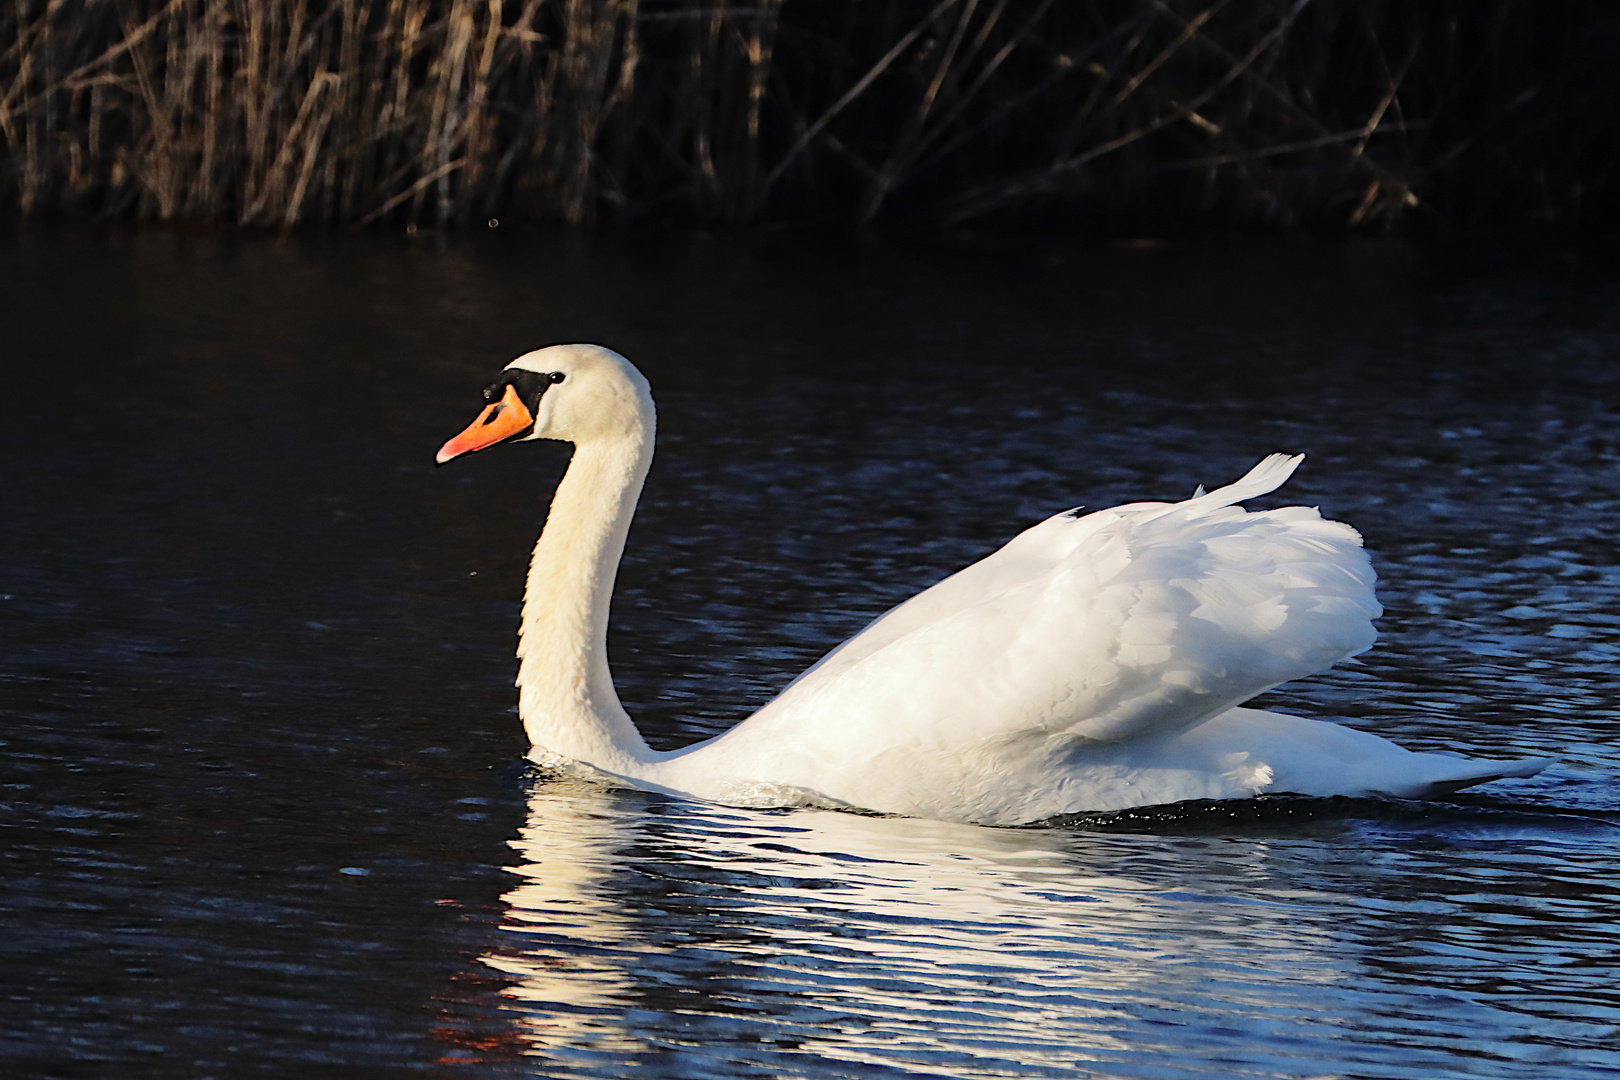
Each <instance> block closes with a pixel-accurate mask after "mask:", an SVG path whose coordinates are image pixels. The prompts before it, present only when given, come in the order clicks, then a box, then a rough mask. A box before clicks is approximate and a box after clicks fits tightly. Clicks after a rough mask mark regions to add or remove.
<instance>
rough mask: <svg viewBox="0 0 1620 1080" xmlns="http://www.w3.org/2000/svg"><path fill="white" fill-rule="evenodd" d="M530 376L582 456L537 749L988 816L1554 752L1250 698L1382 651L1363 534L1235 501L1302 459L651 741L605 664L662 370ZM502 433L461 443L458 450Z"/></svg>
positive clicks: (1057, 535) (761, 792)
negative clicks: (1262, 705)
mask: <svg viewBox="0 0 1620 1080" xmlns="http://www.w3.org/2000/svg"><path fill="white" fill-rule="evenodd" d="M508 372H509V373H512V372H535V373H541V374H543V375H547V376H549V379H550V380H552V381H549V382H544V383H543V387H544V388H543V389H542V390H541V392H540V394H539V396H538V397H537V398H536V399H535V401H534V402H533V403H532V404H530V405H529V408H530V410H531V412H532V414H533V417H534V420H535V424H534V427H533V430H532V431H527V432H524V433H522V434H521V437H522V438H563V439H567V440H569V441H572V442H574V444H575V447H576V449H575V454H574V459H573V461H572V463H571V464H570V466H569V471H568V474H567V476H565V477H564V479H563V481H562V483H561V484H560V485H559V487H558V490H557V495H556V497H555V499H554V501H553V504H552V508H551V513H550V515H549V517H548V519H547V523H546V527H545V530H544V532H543V533H542V536H541V539H540V541H539V543H538V544H537V545H536V548H535V554H534V560H533V562H532V563H531V568H530V576H529V586H528V591H527V595H526V598H525V604H524V614H523V626H522V635H523V636H522V645H521V647H520V649H519V654H520V656H521V657H522V663H521V666H520V668H519V675H518V685H519V687H520V688H521V697H520V711H521V713H522V715H523V720H524V724H525V726H526V727H527V729H528V731H529V735H530V738H531V740H532V741H533V743H534V744H535V748H536V750H535V755H536V756H537V757H541V758H544V759H547V760H553V761H556V760H567V761H571V762H575V763H578V764H580V765H584V766H588V767H589V768H590V769H592V770H594V771H597V772H599V773H603V774H606V775H608V776H612V777H617V778H619V779H621V780H624V781H628V782H631V783H635V784H637V785H640V786H645V787H651V788H655V789H659V790H665V791H670V792H675V793H679V794H684V795H690V796H695V797H697V798H703V799H709V800H713V801H718V802H731V803H746V804H750V805H791V804H804V803H809V804H820V805H838V806H850V807H860V808H864V809H869V810H878V811H884V812H888V813H896V814H907V815H913V816H921V817H933V818H943V819H949V820H956V821H971V822H979V823H984V824H1017V823H1022V822H1029V821H1036V820H1041V819H1044V818H1048V817H1052V816H1056V815H1060V814H1067V813H1080V812H1087V811H1106V810H1117V809H1123V808H1127V807H1133V806H1146V805H1153V804H1158V803H1167V802H1176V801H1180V800H1185V799H1223V798H1238V797H1246V796H1251V795H1255V794H1258V793H1261V792H1296V793H1300V794H1305V795H1391V796H1406V797H1420V796H1424V795H1428V794H1431V793H1435V792H1438V791H1447V790H1453V789H1455V788H1458V787H1463V786H1467V785H1468V784H1472V783H1479V782H1482V781H1485V780H1490V779H1497V778H1501V777H1504V776H1528V775H1531V774H1533V773H1535V772H1536V771H1539V770H1540V769H1541V768H1542V767H1544V766H1545V765H1546V764H1547V762H1545V761H1544V760H1540V759H1526V760H1520V761H1508V762H1502V761H1477V760H1476V761H1470V760H1467V759H1463V758H1459V757H1454V756H1451V755H1447V754H1415V753H1412V752H1410V751H1407V750H1404V749H1402V748H1401V747H1398V746H1396V745H1395V744H1393V743H1390V742H1388V741H1386V740H1383V739H1380V738H1378V737H1377V736H1374V735H1369V734H1366V733H1363V732H1358V731H1353V730H1350V729H1347V728H1343V727H1339V726H1336V725H1333V724H1327V723H1322V722H1319V721H1311V720H1302V719H1299V718H1296V717H1290V716H1282V715H1278V714H1274V713H1265V712H1258V711H1256V710H1252V709H1242V708H1237V706H1239V705H1240V704H1241V703H1242V702H1244V701H1246V700H1247V699H1249V698H1251V697H1253V696H1254V695H1255V694H1258V693H1260V692H1261V691H1264V690H1266V689H1269V688H1270V687H1273V686H1276V685H1278V684H1280V683H1283V682H1287V681H1288V680H1290V679H1296V678H1300V677H1302V676H1305V675H1309V674H1312V673H1314V672H1318V671H1322V670H1324V669H1326V668H1327V667H1329V666H1331V665H1332V664H1334V663H1335V662H1337V661H1339V660H1342V659H1344V658H1346V657H1349V656H1353V655H1355V654H1356V653H1359V652H1362V651H1364V650H1365V649H1367V648H1369V647H1370V646H1371V645H1372V643H1373V638H1374V631H1373V627H1372V622H1371V620H1372V619H1374V618H1376V617H1377V616H1378V615H1379V613H1380V610H1381V609H1380V608H1379V606H1378V603H1377V601H1376V600H1375V599H1374V596H1373V583H1374V574H1373V570H1372V566H1371V564H1370V563H1369V561H1368V559H1367V556H1366V553H1365V552H1364V551H1363V550H1362V547H1361V537H1360V536H1359V535H1358V534H1357V533H1356V532H1355V530H1353V529H1351V528H1350V527H1349V526H1347V525H1343V524H1340V523H1338V522H1332V521H1325V520H1323V519H1322V517H1321V515H1320V514H1318V513H1317V512H1316V511H1315V510H1313V509H1307V508H1305V507H1297V506H1296V507H1286V508H1283V509H1278V510H1267V511H1262V512H1258V513H1249V512H1247V511H1245V510H1244V509H1243V508H1242V507H1241V506H1239V505H1238V504H1239V503H1241V502H1242V501H1244V500H1246V499H1251V498H1253V497H1255V496H1257V495H1262V494H1265V493H1267V492H1269V491H1272V490H1273V489H1275V488H1276V487H1278V486H1279V485H1280V484H1282V483H1283V482H1284V481H1285V480H1287V479H1288V477H1289V476H1290V475H1291V474H1292V473H1293V471H1294V469H1295V468H1296V467H1298V465H1299V463H1300V461H1301V460H1302V458H1301V457H1288V456H1285V455H1282V454H1274V455H1272V456H1270V457H1268V458H1266V459H1265V460H1264V461H1262V462H1260V464H1259V465H1257V466H1255V468H1254V469H1252V470H1251V471H1250V472H1249V473H1248V474H1247V475H1246V476H1244V477H1243V478H1242V479H1241V480H1239V481H1237V482H1236V483H1234V484H1231V485H1228V486H1226V487H1223V488H1220V489H1218V490H1215V491H1211V492H1209V493H1207V494H1198V495H1196V496H1195V497H1193V498H1191V499H1188V500H1186V501H1184V502H1178V503H1133V504H1130V505H1126V506H1119V507H1115V508H1113V509H1110V510H1102V511H1099V512H1096V513H1092V514H1086V515H1084V516H1078V512H1077V511H1076V512H1070V513H1063V514H1059V515H1057V516H1055V517H1052V518H1049V519H1047V520H1046V521H1044V522H1041V523H1040V524H1039V525H1036V526H1034V527H1033V528H1031V529H1028V530H1027V531H1025V532H1024V533H1022V534H1020V535H1019V536H1017V537H1015V538H1014V539H1013V540H1012V541H1011V542H1009V543H1008V544H1007V545H1006V546H1005V547H1003V548H1001V549H1000V550H999V551H997V552H995V553H994V554H992V555H990V556H989V557H987V558H985V559H983V560H981V561H979V562H977V563H975V564H973V565H972V566H969V567H967V568H966V569H964V570H962V571H960V572H958V573H956V574H953V575H952V576H950V577H948V578H946V579H945V580H944V581H941V582H940V583H938V584H937V585H934V586H933V587H932V588H929V589H926V590H924V591H923V592H922V593H919V594H918V595H917V596H915V597H913V598H912V599H911V600H908V601H907V602H905V603H903V604H901V605H900V606H898V607H896V608H894V609H893V610H892V611H890V612H888V613H887V614H885V615H883V616H882V617H881V618H879V619H877V620H875V621H874V622H873V623H871V624H870V625H869V626H867V627H866V628H865V629H864V630H862V631H861V632H860V633H858V634H856V635H855V636H854V637H852V638H851V639H850V640H848V641H846V642H845V643H844V644H843V645H841V646H839V647H838V648H837V649H834V650H833V651H832V652H831V653H829V654H828V655H827V656H826V657H824V658H823V659H822V660H821V661H820V662H819V663H817V664H816V665H815V666H813V667H812V668H810V669H809V670H808V671H806V672H805V673H804V674H803V675H801V676H799V678H798V679H796V680H795V681H794V682H793V683H792V684H791V685H790V686H788V688H787V689H786V690H784V691H783V692H782V693H781V694H780V695H779V696H778V697H777V698H776V699H775V700H773V701H771V702H770V703H769V704H767V705H766V706H765V707H764V708H763V709H761V710H760V711H759V712H758V713H756V714H755V715H753V716H752V717H750V718H748V719H747V720H745V721H744V722H743V723H741V724H739V725H737V726H736V727H734V728H733V729H731V730H730V731H728V732H726V733H724V734H722V735H720V736H718V737H716V738H713V739H710V740H708V741H706V742H702V743H699V744H696V745H694V746H690V747H686V748H684V749H682V750H677V751H672V752H658V751H653V750H651V749H650V748H648V747H647V745H646V743H645V742H644V741H643V740H642V738H641V736H640V734H639V733H638V732H637V731H636V729H635V726H634V724H632V723H631V722H630V719H629V717H628V716H627V715H626V714H625V713H624V710H623V708H622V707H621V706H620V704H619V701H618V698H617V696H616V695H615V694H614V693H613V689H612V680H611V676H610V674H609V673H608V667H607V656H606V631H607V606H608V600H609V597H610V596H611V590H612V582H613V577H614V573H615V569H616V567H617V564H618V559H619V556H620V554H621V553H622V550H623V545H624V540H625V534H626V532H627V531H628V528H629V523H630V517H631V515H632V514H633V512H634V507H635V501H636V498H637V496H638V495H639V493H640V489H641V483H642V480H643V478H644V477H645V475H646V471H647V466H648V463H649V462H650V461H651V453H652V441H653V429H654V412H653V406H652V399H651V395H650V393H649V392H648V390H647V386H646V381H645V380H644V379H643V378H642V377H641V374H640V373H639V372H637V371H636V370H635V368H634V367H632V366H631V365H630V364H629V362H628V361H626V360H624V359H623V358H622V357H620V356H618V355H617V354H616V353H613V352H610V351H609V350H606V349H602V348H599V347H597V346H582V345H571V346H553V347H551V348H549V349H542V350H539V351H538V352H533V353H529V354H527V355H526V356H523V357H520V358H518V359H517V360H515V361H513V362H512V364H511V365H510V366H509V369H508ZM559 376H560V377H561V378H560V380H559ZM492 408H495V407H494V406H492ZM488 412H489V410H486V414H487V413H488ZM481 422H484V418H483V417H481V418H480V422H475V424H474V426H473V427H472V428H469V429H468V433H467V434H464V435H463V436H461V437H459V439H460V440H464V441H465V440H468V439H469V436H472V435H474V433H477V432H480V431H482V430H484V429H483V428H482V427H481V426H480V423H481ZM514 422H515V421H514ZM483 438H487V436H484V437H483ZM496 441H499V440H496ZM482 445H489V443H488V442H479V441H472V442H471V443H470V444H467V443H465V442H463V443H458V441H457V440H452V442H451V443H450V444H446V449H445V450H444V451H441V454H440V456H441V460H447V459H448V457H451V456H455V454H456V453H460V452H464V450H465V449H476V448H478V447H480V446H482Z"/></svg>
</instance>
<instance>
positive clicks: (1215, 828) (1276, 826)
mask: <svg viewBox="0 0 1620 1080" xmlns="http://www.w3.org/2000/svg"><path fill="white" fill-rule="evenodd" d="M1352 825H1353V826H1358V827H1364V826H1372V827H1383V828H1388V829H1392V830H1396V831H1401V832H1408V833H1414V834H1416V833H1430V832H1442V833H1443V832H1451V831H1480V830H1484V831H1487V832H1488V831H1490V830H1493V829H1499V830H1515V831H1518V830H1525V829H1534V830H1539V831H1547V832H1553V833H1584V834H1588V835H1592V836H1593V838H1594V839H1597V840H1602V839H1605V838H1607V839H1613V840H1620V815H1616V814H1604V813H1591V812H1586V811H1580V810H1568V811H1560V810H1554V809H1548V808H1546V807H1541V806H1526V805H1521V804H1518V803H1515V802H1513V801H1511V800H1508V799H1502V798H1493V797H1491V796H1488V795H1473V796H1469V797H1466V798H1463V797H1457V796H1454V797H1452V798H1450V799H1447V800H1444V801H1418V800H1411V799H1371V798H1346V797H1343V796H1336V797H1334V798H1328V799H1322V798H1311V797H1309V796H1302V795H1261V796H1258V797H1256V798H1252V799H1227V800H1216V799H1194V800H1190V801H1187V802H1179V803H1170V804H1168V805H1164V806H1147V807H1142V808H1140V809H1134V810H1121V811H1117V812H1114V813H1107V814H1066V815H1063V816H1061V817H1055V818H1050V819H1048V820H1046V821H1042V822H1037V823H1035V824H1033V825H1026V826H1022V827H1023V828H1061V829H1077V830H1083V831H1086V832H1105V833H1144V834H1153V835H1162V836H1246V837H1262V836H1275V837H1285V836H1293V837H1323V836H1331V835H1332V834H1334V833H1335V832H1339V831H1342V830H1343V829H1344V828H1345V827H1347V826H1352Z"/></svg>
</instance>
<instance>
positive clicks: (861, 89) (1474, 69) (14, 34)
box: [0, 0, 1620, 228]
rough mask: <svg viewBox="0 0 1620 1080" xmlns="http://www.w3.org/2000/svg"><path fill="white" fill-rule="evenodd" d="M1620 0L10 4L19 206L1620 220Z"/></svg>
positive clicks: (407, 214)
mask: <svg viewBox="0 0 1620 1080" xmlns="http://www.w3.org/2000/svg"><path fill="white" fill-rule="evenodd" d="M1615 55H1620V18H1617V16H1616V15H1615V14H1612V13H1611V10H1610V8H1609V7H1607V6H1605V5H1603V4H1601V3H1599V2H1598V0H1586V2H1580V0H1570V2H1566V3H1562V4H1547V3H1541V4H1538V3H1536V2H1534V0H1437V2H1436V3H1432V4H1427V3H1426V4H1411V3H1396V2H1392V0H1381V2H1380V0H1315V2H1312V0H1257V2H1252V3H1237V2H1233V0H1192V2H1180V0H1114V2H1107V0H890V2H883V3H879V2H867V3H861V2H860V0H793V2H792V3H788V2H786V0H159V2H153V0H118V2H112V0H14V3H13V4H12V5H11V6H10V7H9V8H8V9H7V10H6V11H4V12H3V13H0V169H3V173H0V205H3V204H9V205H11V206H13V207H15V208H16V209H17V210H18V211H20V212H21V213H24V214H34V213H41V212H67V213H76V214H106V215H124V216H134V217H139V218H157V219H162V220H192V221H210V222H212V221H230V222H235V223H239V224H243V225H256V226H269V227H276V228H291V227H293V226H295V225H298V224H300V223H330V224H348V225H355V226H360V225H367V224H370V223H373V222H378V221H395V222H401V223H411V224H415V223H418V222H421V223H428V224H437V225H449V224H456V223H471V222H482V221H484V220H486V219H489V218H505V219H530V220H562V221H566V222H572V223H587V222H590V221H593V220H597V219H600V218H610V219H614V220H638V219H639V220H685V221H748V220H765V219H770V220H795V219H799V220H802V219H818V218H819V219H848V220H858V221H869V220H872V219H874V218H878V217H880V216H885V215H887V216H894V217H905V218H914V219H925V220H932V221H950V222H960V221H968V220H973V219H981V218H986V217H1001V218H1009V217H1020V216H1022V217H1040V218H1041V219H1043V220H1051V219H1053V218H1054V217H1058V218H1068V219H1072V220H1088V219H1089V220H1098V219H1102V218H1109V219H1113V220H1125V221H1132V222H1140V221H1164V220H1174V221H1187V222H1224V223H1240V224H1242V223H1274V224H1291V223H1307V224H1331V225H1340V226H1354V227H1367V226H1376V225H1383V224H1388V223H1390V222H1393V221H1396V220H1400V219H1403V218H1409V217H1413V216H1414V215H1416V216H1422V215H1425V214H1426V215H1429V216H1431V217H1433V218H1435V219H1437V220H1438V219H1443V220H1448V221H1451V222H1454V223H1457V224H1469V223H1473V222H1478V221H1487V220H1495V221H1511V222H1527V221H1545V222H1563V223H1572V222H1577V221H1582V220H1585V221H1591V220H1593V219H1594V216H1596V217H1597V218H1600V219H1601V218H1604V217H1612V216H1613V211H1614V209H1615V207H1616V205H1617V200H1616V198H1615V196H1614V195H1613V194H1612V185H1610V184H1609V181H1610V178H1611V177H1612V175H1613V170H1614V164H1615V154H1616V152H1617V150H1620V80H1616V79H1615V78H1614V77H1613V74H1612V71H1611V70H1610V68H1611V67H1612V64H1613V59H1612V58H1613V57H1614V56H1615Z"/></svg>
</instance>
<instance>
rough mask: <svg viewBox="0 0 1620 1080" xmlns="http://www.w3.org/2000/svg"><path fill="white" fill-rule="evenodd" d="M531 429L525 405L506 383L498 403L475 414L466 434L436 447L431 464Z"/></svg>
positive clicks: (531, 417) (440, 462)
mask: <svg viewBox="0 0 1620 1080" xmlns="http://www.w3.org/2000/svg"><path fill="white" fill-rule="evenodd" d="M533 426H534V416H533V414H531V413H530V412H529V409H528V406H526V405H524V404H523V402H522V401H521V400H519V398H518V395H517V391H516V390H515V389H513V388H512V386H511V384H510V383H508V384H507V387H506V393H504V394H502V395H501V400H499V401H497V402H496V403H495V404H493V405H491V406H489V407H488V408H486V409H485V410H484V411H483V412H481V413H479V414H478V419H476V420H474V421H473V422H472V423H471V424H470V425H469V426H468V427H467V430H466V431H463V432H462V433H461V434H460V435H457V436H456V437H455V438H453V439H451V440H450V441H449V442H447V443H445V444H444V445H443V446H441V447H439V452H438V454H436V455H435V456H434V459H433V460H434V461H437V462H438V463H439V464H440V465H443V464H444V463H445V462H447V461H449V460H450V459H451V458H453V457H460V456H461V455H462V454H470V453H472V452H473V451H474V450H482V449H483V448H484V447H486V446H494V445H495V444H496V443H498V442H504V441H505V440H507V439H510V438H511V437H512V436H514V435H521V434H523V433H524V432H525V431H527V430H529V429H530V428H531V427H533Z"/></svg>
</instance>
